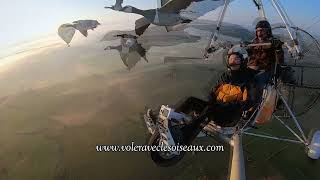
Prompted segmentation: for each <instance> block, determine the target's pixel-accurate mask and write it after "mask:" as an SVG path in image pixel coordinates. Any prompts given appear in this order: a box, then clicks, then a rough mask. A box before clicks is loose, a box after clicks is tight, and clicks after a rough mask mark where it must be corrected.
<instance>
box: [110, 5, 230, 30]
mask: <svg viewBox="0 0 320 180" xmlns="http://www.w3.org/2000/svg"><path fill="white" fill-rule="evenodd" d="M122 3H123V0H116V4H115V5H114V6H111V7H105V8H108V9H113V10H116V11H122V12H126V13H135V14H139V15H142V16H143V18H140V19H138V20H137V21H136V28H135V30H136V34H137V35H139V36H140V35H141V34H143V33H144V31H145V30H146V29H147V28H148V27H149V25H150V24H154V25H158V26H166V27H170V26H175V25H178V24H183V23H190V22H191V21H193V20H195V19H197V18H199V17H200V16H203V15H204V14H206V13H207V12H210V11H212V10H215V9H217V8H218V7H220V6H222V5H223V4H224V1H223V0H169V1H168V0H161V7H160V8H157V9H147V10H141V9H138V8H135V7H132V6H125V7H122Z"/></svg>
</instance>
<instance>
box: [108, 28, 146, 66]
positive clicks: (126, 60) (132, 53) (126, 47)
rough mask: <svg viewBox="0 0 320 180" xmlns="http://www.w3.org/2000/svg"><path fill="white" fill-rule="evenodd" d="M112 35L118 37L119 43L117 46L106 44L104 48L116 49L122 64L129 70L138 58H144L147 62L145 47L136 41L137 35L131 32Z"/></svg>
mask: <svg viewBox="0 0 320 180" xmlns="http://www.w3.org/2000/svg"><path fill="white" fill-rule="evenodd" d="M114 37H117V38H120V42H121V44H120V45H118V46H107V47H106V48H105V49H104V50H117V51H118V52H119V53H120V58H121V60H122V62H123V64H124V65H125V66H126V67H127V69H128V70H129V71H130V70H131V69H132V68H133V67H134V66H135V65H136V64H137V63H138V62H139V61H140V60H141V58H142V59H144V60H145V61H146V62H149V61H148V59H147V57H146V52H147V51H146V49H145V48H143V47H142V46H141V44H140V43H138V41H137V38H138V37H137V36H134V35H131V34H118V35H115V36H114Z"/></svg>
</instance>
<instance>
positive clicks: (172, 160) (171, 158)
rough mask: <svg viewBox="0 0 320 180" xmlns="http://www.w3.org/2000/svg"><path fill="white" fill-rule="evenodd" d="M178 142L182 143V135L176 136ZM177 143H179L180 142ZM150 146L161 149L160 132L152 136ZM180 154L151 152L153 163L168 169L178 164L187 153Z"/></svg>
mask: <svg viewBox="0 0 320 180" xmlns="http://www.w3.org/2000/svg"><path fill="white" fill-rule="evenodd" d="M175 139H176V140H178V141H179V140H180V141H182V139H183V137H182V134H180V135H178V134H177V135H176V136H175ZM178 141H177V142H178ZM149 145H151V146H158V147H161V144H160V133H159V131H158V130H156V131H155V133H154V134H153V135H152V136H151V138H150V140H149ZM164 146H165V145H164ZM177 153H178V154H176V153H174V152H171V151H151V152H150V156H151V159H152V161H153V162H154V163H155V164H156V165H158V166H161V167H168V166H172V165H175V164H177V163H178V162H179V161H180V160H181V159H182V158H183V157H184V155H185V152H183V151H181V152H177Z"/></svg>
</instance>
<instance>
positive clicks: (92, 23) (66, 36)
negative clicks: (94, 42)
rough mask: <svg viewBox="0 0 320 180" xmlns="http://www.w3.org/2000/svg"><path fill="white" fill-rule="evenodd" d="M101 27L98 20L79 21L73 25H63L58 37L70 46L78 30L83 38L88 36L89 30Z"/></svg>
mask: <svg viewBox="0 0 320 180" xmlns="http://www.w3.org/2000/svg"><path fill="white" fill-rule="evenodd" d="M99 25H101V24H100V23H99V22H98V21H97V20H78V21H74V22H72V23H71V24H70V23H67V24H62V25H61V26H60V27H59V29H58V35H59V36H60V37H61V39H63V40H64V41H65V42H66V43H67V44H68V46H70V42H71V41H72V39H73V36H74V34H75V32H76V30H78V31H79V32H80V33H81V34H82V35H83V36H85V37H87V36H88V30H94V29H95V28H97V27H98V26H99Z"/></svg>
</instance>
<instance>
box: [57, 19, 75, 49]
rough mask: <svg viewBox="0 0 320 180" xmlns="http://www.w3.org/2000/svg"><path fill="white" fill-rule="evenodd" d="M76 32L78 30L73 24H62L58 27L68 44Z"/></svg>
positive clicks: (60, 34)
mask: <svg viewBox="0 0 320 180" xmlns="http://www.w3.org/2000/svg"><path fill="white" fill-rule="evenodd" d="M75 32H76V30H75V28H74V27H73V25H72V24H62V25H61V26H60V27H59V29H58V35H59V36H60V37H61V39H63V40H64V42H66V43H67V44H68V45H69V44H70V42H71V40H72V38H73V36H74V34H75Z"/></svg>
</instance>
